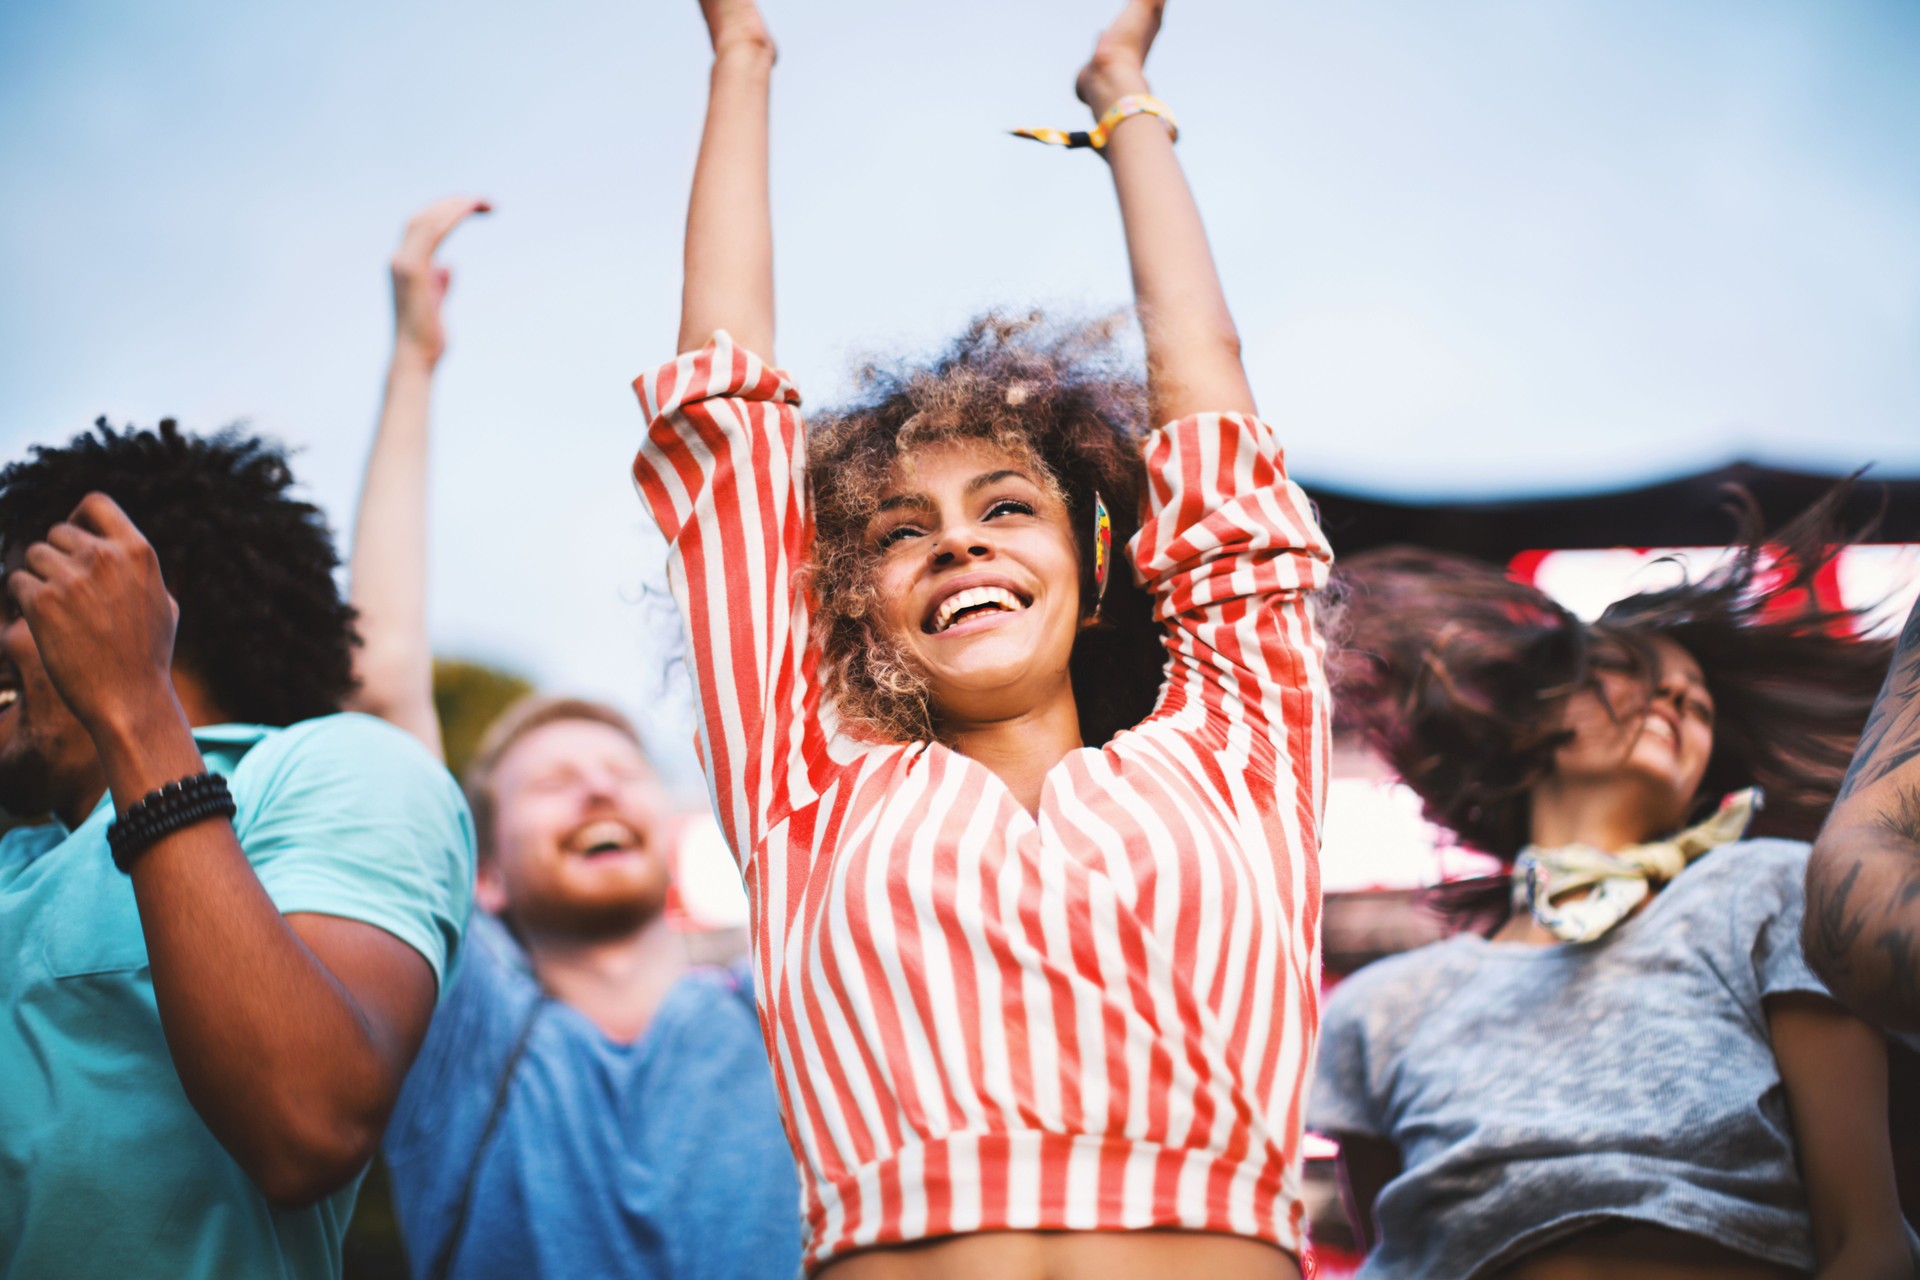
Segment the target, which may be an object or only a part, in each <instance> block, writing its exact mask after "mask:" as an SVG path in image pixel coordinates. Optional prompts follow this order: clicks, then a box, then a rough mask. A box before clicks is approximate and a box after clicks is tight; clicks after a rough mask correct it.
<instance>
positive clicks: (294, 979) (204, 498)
mask: <svg viewBox="0 0 1920 1280" xmlns="http://www.w3.org/2000/svg"><path fill="white" fill-rule="evenodd" d="M292 482H293V481H292V476H291V475H290V474H289V472H288V469H287V465H286V460H285V457H284V455H283V454H282V452H281V451H280V450H279V449H278V448H276V447H275V446H273V445H271V444H269V443H267V442H265V441H262V440H259V439H255V438H250V437H247V436H244V435H241V434H238V433H235V432H227V433H223V434H221V435H217V436H213V437H210V438H198V437H195V436H191V435H188V434H185V433H183V432H181V431H180V430H179V429H178V428H177V427H176V426H175V425H174V424H173V423H172V422H170V421H169V422H162V423H161V424H160V426H159V429H158V430H155V431H136V430H132V429H127V430H124V431H116V430H114V429H112V428H110V427H108V426H107V425H106V424H105V423H104V422H103V423H101V424H100V425H99V426H98V427H97V428H96V430H95V431H93V432H91V433H88V434H86V435H82V436H79V437H77V438H76V439H74V440H73V441H71V442H70V443H68V444H67V445H66V446H64V447H60V448H52V447H45V446H42V447H37V448H35V449H34V450H33V451H32V455H31V456H30V457H29V458H28V459H26V460H24V461H19V462H15V463H13V464H12V465H10V466H8V467H6V468H5V469H4V470H0V555H3V556H4V563H3V564H0V569H4V573H5V589H4V601H5V606H4V617H3V618H0V808H4V809H5V810H6V811H7V813H8V814H10V815H12V816H13V817H14V818H16V819H18V818H31V819H34V820H35V823H36V824H35V825H26V826H18V827H15V828H14V829H12V830H10V831H8V832H7V833H6V835H5V837H4V838H3V839H0V1008H4V1009H5V1010H6V1015H5V1017H4V1019H0V1082H4V1083H3V1084H0V1276H36V1277H48V1276H67V1275H74V1276H79V1275H86V1276H94V1275H123V1276H125V1275H153V1276H162V1275H164V1276H170V1277H181V1276H184V1277H195V1276H215V1275H219V1276H238V1275H247V1276H255V1275H275V1276H289V1277H307V1276H314V1277H318V1276H337V1275H338V1274H339V1273H340V1266H341V1253H340V1249H341V1236H342V1234H343V1232H344V1231H345V1229H346V1223H347V1219H348V1217H349V1216H350V1214H351V1211H352V1207H353V1199H354V1194H355V1191H356V1189H357V1187H358V1183H359V1179H360V1175H361V1173H362V1171H363V1170H364V1169H365V1167H366V1164H367V1162H368V1159H369V1158H370V1157H371V1155H372V1154H373V1152H374V1150H375V1148H376V1146H377V1145H378V1143H379V1141H380V1135H381V1131H382V1129H383V1127H384V1126H385V1124H386V1121H387V1116H388V1113H389V1111H390V1110H391V1108H392V1106H393V1101H394V1098H395V1096H396V1094H397V1093H398V1091H399V1088H400V1084H401V1081H402V1079H403V1078H404V1076H405V1075H406V1071H407V1067H408V1065H409V1064H410V1063H411V1061H412V1060H413V1056H414V1054H415V1052H416V1050H417V1049H418V1047H419V1044H420V1041H421V1037H422V1036H423V1035H424V1034H425V1032H426V1028H427V1022H428V1019H429V1017H430V1016H431V1014H432V1012H433V1008H434V1003H435V1001H436V999H437V996H438V992H439V989H440V985H441V982H442V979H443V978H444V977H445V975H446V972H447V969H448V966H449V964H450V963H451V960H452V957H453V953H454V950H455V948H456V947H457V945H458V943H459V939H460V934H461V930H462V928H463V926H464V924H465V921H466V916H467V911H468V907H469V901H470V897H471V888H470V886H471V883H472V878H473V835H472V827H471V822H470V819H469V818H468V815H467V811H466V808H465V805H464V803H463V802H462V800H461V798H460V795H459V792H458V789H457V788H456V787H455V785H454V784H453V781H452V779H451V778H449V777H448V776H447V774H446V772H445V770H443V769H441V768H440V767H439V766H438V765H437V764H436V763H435V762H434V761H433V759H432V758H431V757H430V756H429V755H428V754H427V753H426V752H425V751H424V750H422V749H421V748H420V746H419V744H417V743H416V742H414V741H413V739H411V738H410V737H408V736H407V735H406V734H404V733H401V732H399V731H398V730H395V729H393V728H391V727H390V726H388V725H386V724H384V723H382V722H380V721H378V720H374V719H372V718H369V717H366V716H359V715H342V714H338V713H339V710H340V706H341V704H342V701H343V699H344V698H345V697H346V696H347V694H348V693H349V691H350V689H351V686H352V674H351V673H352V657H353V647H354V645H355V644H356V643H357V641H356V639H355V635H354V627H353V612H352V610H351V609H350V608H348V607H347V605H346V604H345V603H343V601H342V600H341V598H340V593H339V590H338V587H337V586H336V584H335V582H334V577H333V574H334V570H335V568H336V567H337V564H338V561H337V557H336V555H335V553H334V549H333V545H332V542H331V539H330V537H329V535H328V532H327V529H326V526H325V524H324V522H323V521H322V519H321V517H320V513H319V512H318V511H317V510H316V509H315V508H314V507H312V506H311V505H309V504H307V503H304V502H300V501H298V500H296V499H295V498H293V497H292V496H290V495H289V493H288V489H289V487H290V486H291V485H292Z"/></svg>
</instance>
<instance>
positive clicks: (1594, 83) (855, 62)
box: [0, 0, 1920, 747]
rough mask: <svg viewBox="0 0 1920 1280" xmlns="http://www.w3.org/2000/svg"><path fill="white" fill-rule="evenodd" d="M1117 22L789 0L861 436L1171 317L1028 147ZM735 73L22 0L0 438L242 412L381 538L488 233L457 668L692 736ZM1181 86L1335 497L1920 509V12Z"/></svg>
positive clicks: (12, 94)
mask: <svg viewBox="0 0 1920 1280" xmlns="http://www.w3.org/2000/svg"><path fill="white" fill-rule="evenodd" d="M1109 7H1110V5H1109V0H1045V2H1044V3H1033V0H1026V2H1024V3H1015V2H1014V0H966V3H959V4H949V5H944V6H936V5H931V4H918V3H916V4H908V3H901V2H900V0H891V2H883V0H806V2H805V3H802V2H801V0H770V3H769V4H768V11H769V15H770V18H771V20H772V23H773V25H774V27H775V31H776V35H777V36H778V38H779V39H780V42H781V46H782V54H783V56H782V62H781V66H780V70H779V73H778V82H777V86H776V99H775V111H776V123H775V147H776V171H775V175H774V178H775V202H776V210H775V216H776V227H777V232H778V248H779V255H780V257H779V286H780V303H781V313H780V315H781V338H780V350H779V356H780V358H781V360H782V361H783V363H786V364H787V365H789V366H790V367H791V368H792V369H793V370H794V371H795V373H796V375H797V376H798V377H799V379H800V380H801V384H802V387H803V388H804V389H806V390H808V392H809V394H810V396H811V398H812V400H813V401H814V402H815V403H823V402H826V401H830V400H832V399H833V398H834V397H835V396H836V395H837V394H839V393H840V392H841V390H842V389H843V388H844V387H845V386H846V385H847V376H846V375H847V371H848V369H849V367H850V365H851V362H852V361H853V360H854V359H855V358H856V357H857V355H858V354H859V353H861V352H865V351H881V352H887V351H895V350H899V349H902V348H914V347H924V346H926V345H928V344H931V343H935V342H937V341H938V340H939V339H940V338H941V337H943V336H944V335H946V334H948V333H950V332H952V331H953V330H955V329H956V328H957V327H958V326H959V325H960V324H961V322H962V321H963V320H964V319H965V318H966V317H967V316H968V315H970V314H972V313H974V312H976V311H979V310H981V309H983V308H986V307H989V306H992V305H996V304H999V305H1025V304H1030V303H1036V302H1038V303H1042V304H1049V305H1054V306H1060V307H1068V308H1077V309H1084V310H1103V309H1106V308H1109V307H1113V306H1116V305H1119V304H1121V303H1123V302H1124V301H1125V300H1126V296H1127V277H1126V272H1125V267H1124V262H1123V259H1122V256H1121V246H1120V240H1119V234H1118V224H1117V219H1116V217H1115V216H1114V213H1113V209H1112V205H1111V200H1110V197H1109V195H1108V193H1107V191H1106V189H1105V186H1104V175H1103V173H1102V172H1101V169H1100V165H1099V162H1098V161H1097V160H1095V159H1093V158H1091V157H1088V156H1084V155H1067V154H1062V153H1058V152H1054V151H1051V150H1047V149H1043V148H1041V147H1038V146H1035V145H1033V144H1031V143H1023V142H1019V141H1016V140H1013V139H1009V138H1007V137H1005V136H1004V135H1003V134H1002V133H1001V132H1000V130H1002V129H1004V128H1006V127H1008V126H1011V125H1017V124H1025V123H1062V124H1070V123H1076V122H1077V121H1078V120H1079V118H1080V117H1079V110H1080V109H1079V107H1078V105H1077V104H1076V103H1075V102H1074V101H1073V99H1072V93H1071V85H1072V76H1073V72H1074V70H1075V68H1076V67H1077V65H1078V62H1079V61H1080V59H1081V58H1082V57H1083V56H1084V54H1085V52H1086V50H1087V49H1088V48H1089V47H1090V42H1091V39H1092V36H1093V34H1094V32H1095V31H1096V30H1097V29H1098V27H1099V26H1100V25H1101V23H1102V22H1103V21H1104V20H1105V18H1106V17H1107V11H1108V9H1109ZM705 70H706V53H705V45H704V41H703V36H702V32H701V29H700V26H699V21H698V14H697V10H696V8H695V5H694V2H693V0H640V2H638V3H630V4H626V5H616V4H607V3H578V4H560V5H543V6H531V5H523V4H506V3H499V2H498V0H462V2H461V3H453V2H452V0H442V2H429V3H417V2H412V0H392V2H384V3H378V4H376V3H371V2H369V0H346V2H344V3H336V4H332V5H326V6H317V5H291V4H259V3H248V4H242V3H239V2H238V0H178V2H176V3H170V4H166V5H154V4H136V3H132V2H131V0H60V2H58V3H56V2H54V0H11V2H10V3H7V4H5V5H0V174H4V175H5V177H4V182H5V199H4V200H3V201H0V298H4V300H5V302H4V306H0V386H4V387H5V388H6V392H7V402H8V413H7V414H6V415H5V417H4V419H0V423H3V425H0V430H4V433H5V439H4V440H3V441H0V446H3V451H4V453H5V454H6V455H8V456H12V455H16V454H18V453H19V452H20V451H21V450H22V449H23V448H24V447H25V446H26V445H27V444H28V443H29V442H31V441H34V440H45V439H54V438H62V437H65V436H67V435H69V434H71V433H73V432H74V431H76V430H78V429H80V428H81V427H83V426H84V425H85V424H86V423H87V422H89V421H91V420H92V418H93V417H94V416H96V415H98V414H101V413H106V414H109V415H111V416H112V417H114V418H115V419H116V420H133V421H138V422H143V423H146V422H151V421H152V420H154V419H156V418H157V417H159V416H161V415H163V414H174V415H177V416H179V417H181V418H182V419H183V420H184V421H186V422H187V423H188V424H190V425H194V426H199V427H207V428H211V427H215V426H218V425H221V424H224V423H226V422H229V421H232V420H235V419H246V420H248V421H250V422H251V423H252V424H253V425H254V427H255V428H257V429H259V430H262V431H265V432H269V433H272V434H275V435H278V436H281V437H283V438H285V439H287V440H289V441H291V442H293V443H295V444H297V445H298V446H299V447H300V449H301V450H302V452H301V455H300V458H299V461H298V467H299V470H300V472H301V473H302V475H303V477H304V479H305V480H306V481H307V482H308V484H309V485H310V487H311V489H312V491H313V493H314V494H315V495H316V497H317V498H318V500H319V501H320V502H321V503H322V504H323V505H324V506H325V507H326V508H327V509H328V510H329V511H330V512H331V513H332V514H333V516H334V519H335V521H336V525H337V527H339V528H340V529H341V531H342V532H343V534H344V532H345V530H346V529H347V528H348V527H349V526H350V523H351V513H352V505H353V501H354V494H355V490H356V485H357V481H358V471H359V467H360V465H361V462H362V460H363V458H364V456H365V450H366V446H367V443H368V436H369V432H370V430H371V424H372V418H373V412H374V408H375V404H376V400H377V395H378V391H379V383H380V375H381V369H382V361H383V355H384V346H385V343H386V342H387V339H388V334H389V320H388V317H387V311H386V306H387V303H386V294H385V289H386V285H385V279H384V262H385V258H386V255H387V254H388V252H389V251H390V249H391V247H392V244H393V242H394V241H395V239H396V237H397V234H398V229H399V226H400V223H401V222H402V220H403V219H404V216H405V215H406V213H407V212H408V211H409V210H410V209H411V208H412V207H413V206H414V205H416V204H419V203H421V202H423V201H425V200H427V199H429V198H431V197H434V196H437V195H440V194H443V193H447V192H454V191H474V192H479V193H482V194H485V195H488V196H490V197H492V198H493V200H494V201H495V202H496V203H497V205H498V207H499V212H498V213H497V214H495V215H494V216H493V217H492V218H491V219H489V220H487V221H484V222H481V223H478V224H476V225H474V226H472V227H469V228H467V229H465V230H463V231H462V232H461V233H460V234H459V236H458V237H457V238H456V240H455V242H454V243H453V244H452V246H451V250H450V252H449V254H448V258H449V260H450V261H451V262H452V264H453V266H454V269H455V276H456V279H455V286H454V293H453V297H452V300H451V304H450V308H451V326H452V331H453V350H452V353H451V354H450V356H449V357H448V360H447V362H446V364H445V366H444V369H443V374H442V396H441V399H440V402H439V413H438V424H437V429H438V431H439V433H440V434H439V438H438V452H437V456H436V475H435V482H434V498H433V501H434V510H433V530H434V538H435V562H434V575H435V577H434V587H433V592H432V602H431V603H432V613H433V626H434V632H435V639H436V643H437V644H438V646H439V647H440V648H441V649H442V650H443V651H447V652H453V653H463V654H469V655H472V656H477V657H481V658H485V659H489V660H494V661H500V662H504V663H507V664H509V665H512V666H515V667H517V668H519V669H521V670H524V671H526V672H528V673H530V674H532V675H534V676H536V677H537V678H539V679H541V680H542V681H543V682H545V683H548V684H550V685H553V686H556V687H565V688H570V689H579V690H584V691H588V692H594V693H600V694H603V695H610V696H613V697H615V698H617V699H618V700H620V701H622V702H623V703H625V704H626V705H628V706H630V707H634V708H636V709H641V710H643V711H645V712H647V713H648V715H649V718H651V719H654V720H656V722H657V723H659V724H660V725H661V726H662V727H663V728H662V732H663V735H664V736H665V737H666V738H667V739H668V740H670V742H671V743H672V745H674V746H676V747H677V746H678V745H679V743H680V741H681V740H682V738H683V732H684V726H683V724H682V723H681V721H680V719H679V717H678V715H677V713H674V712H672V711H660V710H659V707H660V706H662V705H668V706H670V705H671V704H672V703H673V702H674V697H673V696H666V700H665V703H662V702H661V701H660V699H661V698H662V696H663V695H661V693H660V692H659V689H660V686H659V685H658V682H657V681H656V680H655V678H654V676H653V671H654V669H655V668H656V667H657V662H656V660H655V658H654V656H653V655H654V654H656V653H657V652H658V651H659V647H660V641H659V639H658V637H657V635H656V629H657V622H658V619H657V618H656V617H655V615H654V613H653V611H651V610H649V609H647V608H646V607H645V605H644V603H643V600H644V593H643V591H642V588H641V586H640V584H641V583H642V582H644V581H645V580H646V579H647V577H648V575H649V574H650V573H652V572H654V569H653V567H652V566H654V565H655V564H657V558H658V548H657V541H656V540H653V539H651V538H650V536H649V530H648V529H647V528H646V520H645V517H644V516H643V515H642V513H641V512H640V510H639V507H638V505H637V503H636V502H635V500H634V498H633V496H632V492H631V488H630V485H629V482H628V480H627V475H626V465H627V461H628V458H629V456H630V454H631V450H632V447H633V444H634V441H635V439H636V436H637V432H638V430H639V426H640V423H639V419H638V414H637V413H636V411H635V409H634V405H633V400H632V396H631V393H630V391H629V390H628V387H627V384H628V382H629V380H630V379H631V378H632V377H633V376H634V375H635V374H637V373H639V372H640V371H641V370H642V369H644V368H646V367H648V366H649V365H651V364H652V363H654V362H656V361H658V360H659V359H661V358H663V357H665V356H666V355H669V354H671V353H670V352H669V350H668V347H669V346H670V344H671V341H672V337H673V334H674V330H675V313H676V307H677V302H678V287H679V281H678V253H679V234H680V223H681V217H682V212H683V209H684V201H685V193H686V192H685V189H686V182H687V178H688V175H689V172H690V169H691V164H692V154H693V147H694V144H695V142H696V139H697V135H698V127H699V113H700V109H701V105H702V97H703V93H704V84H705ZM1150 70H1151V71H1152V72H1153V74H1154V79H1155V85H1156V88H1157V90H1158V91H1159V92H1160V93H1161V95H1162V96H1163V97H1165V98H1166V99H1167V100H1168V101H1169V102H1170V103H1171V104H1172V105H1173V107H1174V108H1175V110H1176V111H1177V112H1178V113H1179V114H1180V116H1181V119H1182V122H1183V124H1184V126H1185V130H1186V132H1185V136H1184V137H1183V139H1182V141H1181V144H1180V145H1181V154H1182V157H1183V159H1184V160H1185V162H1186V164H1187V166H1188V170H1189V173H1190V175H1191V177H1192V179H1193V181H1194V184H1195V186H1196V188H1197V189H1198V191H1199V195H1200V199H1201V204H1202V207H1203V209H1204V210H1205V211H1206V213H1207V215H1208V219H1209V225H1210V228H1211V230H1212V233H1213V236H1214V243H1215V249H1216V252H1217V255H1218V257H1219V259H1220V262H1221V266H1222V269H1223V272H1224V273H1225V275H1226V278H1227V282H1228V288H1229V294H1230V297H1231V299H1232V302H1233V304H1234V309H1235V313H1236V315H1237V317H1238V319H1239V322H1240V325H1241V328H1242V331H1243V335H1244V337H1245V340H1246V345H1247V358H1248V363H1249V367H1250V368H1251V370H1252V372H1253V376H1254V381H1255V386H1256V389H1257V391H1258V392H1259V395H1260V398H1261V403H1262V407H1263V409H1264V410H1265V411H1266V412H1267V413H1268V414H1269V416H1271V417H1273V418H1274V419H1275V420H1276V421H1277V422H1279V423H1280V424H1281V425H1282V426H1283V428H1284V430H1285V432H1286V434H1287V436H1288V437H1289V439H1290V441H1291V458H1292V462H1293V466H1294V469H1295V471H1296V473H1297V474H1298V475H1300V476H1301V477H1302V478H1303V479H1304V480H1306V481H1307V482H1308V483H1309V484H1311V483H1312V482H1314V481H1316V480H1318V481H1321V482H1324V483H1330V484H1338V485H1340V486H1342V487H1346V488H1367V489H1374V490H1378V491H1383V492H1387V493H1391V494H1398V495H1405V496H1416V497H1446V496H1458V495H1462V494H1502V493H1515V492H1522V491H1541V490H1571V489H1582V488H1593V487H1599V486H1605V485H1611V484H1617V483H1621V482H1626V481H1632V480H1637V479H1642V478H1646V477H1650V476H1656V475H1662V474H1670V473H1673V472H1676V471H1681V470H1687V469H1691V468H1694V467H1698V466H1702V465H1709V464H1713V463H1717V462H1720V461H1724V460H1726V459H1728V458H1731V457H1736V456H1744V457H1751V458H1757V459H1761V460H1766V461H1773V462H1778V463H1783V464H1789V465H1797V466H1808V467H1814V468H1821V469H1830V470H1834V471H1840V470H1846V469H1850V468H1852V467H1855V466H1858V465H1860V464H1862V463H1865V462H1869V461H1872V462H1877V463H1878V464H1879V466H1880V469H1881V471H1882V473H1883V474H1889V475H1892V474H1916V473H1920V158H1917V157H1920V148H1917V147H1916V146H1915V145H1914V139H1915V138H1920V5H1915V4H1914V3H1911V0H1880V2H1879V3H1870V2H1866V0H1858V2H1856V0H1825V2H1823V3H1819V4H1807V3H1803V2H1802V0H1691V2H1690V3H1687V4H1674V3H1671V2H1670V0H1558V2H1556V0H1510V2H1506V3H1471V2H1468V3H1447V4H1434V3H1430V2H1428V0H1379V2H1375V3H1366V4H1343V5H1331V4H1322V3H1305V2H1302V0H1174V3H1173V5H1172V6H1171V9H1170V13H1169V16H1168V23H1167V28H1166V30H1165V32H1164V33H1163V36H1162V41H1161V48H1160V50H1159V51H1158V52H1157V53H1156V55H1155V59H1154V62H1153V64H1152V66H1151V67H1150Z"/></svg>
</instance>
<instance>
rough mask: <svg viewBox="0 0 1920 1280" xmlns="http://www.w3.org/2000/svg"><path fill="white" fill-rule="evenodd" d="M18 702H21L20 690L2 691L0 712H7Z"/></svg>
mask: <svg viewBox="0 0 1920 1280" xmlns="http://www.w3.org/2000/svg"><path fill="white" fill-rule="evenodd" d="M18 701H20V691H19V690H18V689H0V711H4V710H6V709H7V708H8V707H10V706H12V705H13V704H14V703H16V702H18Z"/></svg>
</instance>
